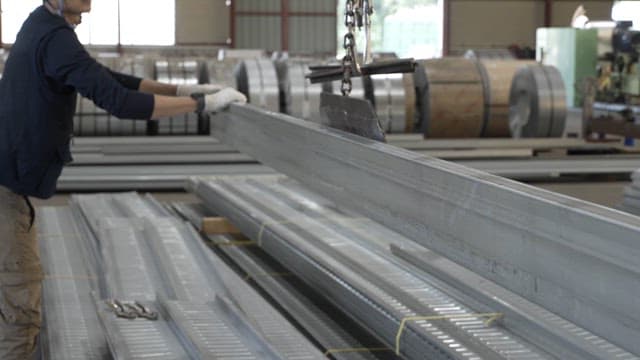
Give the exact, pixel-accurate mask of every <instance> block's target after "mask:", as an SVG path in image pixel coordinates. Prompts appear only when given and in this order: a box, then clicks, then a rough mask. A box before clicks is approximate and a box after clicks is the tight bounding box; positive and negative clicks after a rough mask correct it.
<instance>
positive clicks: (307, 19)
mask: <svg viewBox="0 0 640 360" xmlns="http://www.w3.org/2000/svg"><path fill="white" fill-rule="evenodd" d="M46 1H47V0H45V2H46ZM53 1H54V2H55V1H57V0H53ZM67 1H83V2H87V0H67ZM89 2H90V1H89ZM60 3H61V4H62V3H63V1H61V2H60ZM40 6H44V5H43V1H42V0H0V8H1V16H0V22H1V26H0V28H1V32H0V42H1V44H2V49H1V50H0V74H2V73H3V72H4V70H5V62H7V60H9V61H10V58H11V54H12V46H13V44H14V42H15V41H16V38H17V34H18V32H19V30H20V28H21V26H22V24H23V22H24V21H25V19H27V17H28V16H29V14H30V13H31V12H32V11H34V10H35V9H36V8H38V7H40ZM74 30H75V33H76V34H77V36H78V40H79V41H80V42H81V43H82V44H83V45H84V47H85V48H86V50H87V51H88V53H89V54H90V55H91V56H92V57H93V58H95V59H96V60H97V62H99V63H100V64H101V65H102V66H103V67H106V68H108V69H110V70H111V71H113V72H117V73H122V74H127V75H131V76H133V77H136V78H140V79H151V80H155V81H157V82H160V83H165V84H172V85H177V86H183V85H188V86H191V85H202V84H216V85H220V86H221V87H230V88H233V89H236V90H237V91H239V92H241V93H242V94H244V95H245V96H246V98H247V103H246V104H242V103H232V104H230V105H229V106H226V107H225V108H224V109H223V110H220V111H216V112H207V111H197V112H189V113H186V114H183V115H177V116H170V117H161V118H157V119H150V120H139V119H126V118H118V117H117V116H115V115H112V114H110V113H109V112H108V111H107V110H105V109H103V108H102V107H101V106H99V105H96V104H95V103H94V102H93V101H92V100H90V99H89V98H87V97H83V96H82V94H81V93H80V94H78V97H77V102H76V106H75V114H74V115H73V136H72V138H71V140H70V145H69V146H70V149H71V153H70V155H71V157H72V161H71V162H69V161H67V160H69V159H65V156H64V154H62V153H60V154H57V155H56V156H58V157H60V158H61V159H60V161H64V162H65V167H64V169H63V170H62V173H61V174H60V176H59V178H58V180H57V191H56V193H55V195H53V196H52V197H50V198H46V199H41V198H36V197H31V198H29V200H30V201H31V202H32V204H33V205H34V208H35V214H36V215H35V224H34V229H35V230H34V231H36V233H37V244H38V249H39V252H40V254H39V256H40V260H41V263H42V271H43V277H42V298H41V321H42V322H41V326H40V330H39V331H40V332H39V335H38V337H37V344H36V350H35V351H36V352H35V354H34V357H33V358H34V359H56V360H58V359H59V360H72V359H100V360H108V359H136V360H137V359H140V360H172V359H229V360H236V359H237V360H241V359H242V360H248V359H335V360H358V359H528V360H530V359H559V360H566V359H575V360H583V359H624V360H626V359H640V341H638V340H640V217H638V216H640V140H637V139H640V1H611V0H609V1H607V0H584V1H574V0H93V2H92V4H91V12H89V13H85V14H83V15H82V22H81V23H80V24H79V25H78V26H77V27H76V28H75V29H74ZM0 76H1V75H0ZM1 81H2V78H0V82H1ZM80 92H81V91H80ZM25 111H26V109H25ZM3 138H4V137H0V139H3ZM0 145H1V144H0ZM0 148H2V146H0ZM0 228H1V227H0ZM0 236H10V235H0ZM0 246H4V245H0ZM0 253H2V251H0ZM2 279H4V278H3V277H1V276H0V295H1V293H2V289H3V286H5V285H6V284H3V283H2V282H3V281H4V280H2ZM1 297H2V296H0V298H1ZM0 315H3V306H2V299H0ZM3 316H4V315H3ZM3 316H0V320H1V318H2V317H3ZM0 322H1V321H0ZM2 331H3V330H2V324H0V348H1V347H2V340H1V338H2ZM11 359H13V358H11Z"/></svg>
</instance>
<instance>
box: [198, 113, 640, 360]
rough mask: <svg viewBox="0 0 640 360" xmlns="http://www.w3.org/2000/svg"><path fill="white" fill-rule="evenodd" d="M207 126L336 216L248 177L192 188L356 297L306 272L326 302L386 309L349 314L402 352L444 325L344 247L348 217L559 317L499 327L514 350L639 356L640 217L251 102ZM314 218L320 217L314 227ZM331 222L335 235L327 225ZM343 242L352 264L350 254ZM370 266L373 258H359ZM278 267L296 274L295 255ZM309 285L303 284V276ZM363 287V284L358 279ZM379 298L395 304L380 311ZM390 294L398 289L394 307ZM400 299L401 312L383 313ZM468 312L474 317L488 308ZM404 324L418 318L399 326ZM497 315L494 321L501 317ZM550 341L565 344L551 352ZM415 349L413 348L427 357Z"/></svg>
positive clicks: (396, 282)
mask: <svg viewBox="0 0 640 360" xmlns="http://www.w3.org/2000/svg"><path fill="white" fill-rule="evenodd" d="M212 125H213V126H212V129H213V130H214V135H215V136H216V137H218V138H220V139H224V141H225V142H226V143H228V144H230V145H231V146H233V147H235V148H237V149H239V150H241V151H243V152H245V153H247V154H250V155H252V156H254V157H255V158H256V159H258V160H259V161H261V162H263V163H264V164H267V165H269V166H271V167H273V168H274V169H276V170H278V171H280V172H282V173H283V174H285V175H287V176H290V177H292V178H294V179H296V180H298V181H300V182H301V183H302V184H304V186H305V187H307V188H309V189H310V190H312V191H314V192H315V193H316V194H318V195H319V196H323V197H326V198H327V199H329V200H330V201H332V202H333V203H334V204H335V206H334V208H335V207H338V208H339V209H344V211H343V214H334V215H332V214H328V215H326V217H328V218H329V219H333V218H336V220H335V221H334V222H333V223H332V224H331V226H326V227H324V226H323V224H324V223H325V222H326V221H327V220H322V219H323V217H321V216H320V214H318V213H317V212H318V211H323V209H324V207H322V206H319V205H318V204H319V203H318V201H315V200H314V198H312V197H296V196H295V194H288V193H286V192H285V189H287V188H289V187H292V185H290V184H286V185H283V186H275V185H270V184H269V183H265V182H260V181H257V180H252V179H249V180H247V181H244V182H243V181H235V182H234V181H228V182H222V183H220V182H211V181H206V180H205V181H203V182H201V183H198V184H196V186H195V188H196V191H197V192H198V193H199V194H201V195H202V196H203V197H205V198H206V199H207V205H208V206H210V207H212V209H213V210H216V211H217V212H218V213H220V214H222V215H224V216H226V217H228V218H230V219H231V220H232V221H233V222H234V223H236V224H237V225H238V226H239V227H240V228H241V230H243V232H244V233H245V234H246V235H247V236H249V237H250V238H251V239H252V240H254V241H256V242H257V243H258V245H259V246H262V247H264V248H265V250H267V251H268V252H271V253H272V255H276V254H278V253H279V254H280V255H278V256H277V258H278V259H283V260H282V261H286V259H290V258H292V257H293V256H294V254H295V249H297V250H298V251H300V252H303V255H304V256H306V258H311V259H312V260H314V261H316V262H319V263H321V264H324V266H322V267H321V269H325V270H326V271H328V272H329V274H331V275H332V276H337V277H339V279H340V280H341V281H343V282H346V283H347V285H348V286H347V289H346V290H348V291H355V294H351V295H350V294H349V293H348V291H347V292H340V293H337V292H338V291H340V290H338V288H337V287H336V288H335V289H334V287H331V286H326V285H324V284H325V281H328V280H329V279H328V278H327V277H324V278H315V281H316V282H315V284H316V286H317V287H319V288H321V289H323V292H325V293H327V294H332V297H333V299H334V300H333V301H339V300H338V299H340V298H346V299H350V300H348V301H347V302H348V303H349V304H351V305H352V304H353V302H355V301H356V299H357V298H362V297H363V296H364V297H365V298H366V299H368V302H369V303H371V302H373V303H374V304H376V306H377V309H378V310H379V309H380V308H383V309H386V311H383V312H382V313H381V314H377V313H376V312H375V309H374V312H373V313H367V314H366V315H365V314H363V313H360V311H364V310H363V309H364V305H362V304H361V305H360V306H353V305H352V306H353V307H351V308H350V309H352V313H353V316H354V317H355V318H356V319H357V320H358V321H361V322H364V321H370V322H377V324H376V325H374V324H373V323H369V326H370V327H371V328H372V329H375V331H376V332H377V334H378V336H379V337H380V339H381V340H384V341H385V342H386V344H387V345H389V346H393V347H394V348H396V349H398V344H397V343H396V340H397V339H400V342H401V345H400V348H401V349H402V350H401V353H402V354H406V355H408V354H413V353H412V352H413V351H415V349H416V347H418V348H419V346H420V345H419V343H420V342H421V341H422V344H423V346H424V345H425V344H430V345H433V346H435V347H438V348H439V346H440V345H436V344H437V342H438V340H437V339H433V338H430V337H429V336H430V335H429V330H430V326H436V324H433V323H432V322H430V320H433V319H434V318H435V319H442V317H440V316H439V315H435V314H431V313H430V312H429V310H430V309H431V310H434V309H432V308H429V307H428V306H426V307H425V305H427V304H428V303H424V302H421V301H420V300H419V299H420V296H421V294H422V292H420V291H419V290H420V289H421V287H420V286H412V285H410V284H413V285H415V284H416V283H414V282H413V281H414V280H415V279H413V280H411V281H410V279H408V278H405V277H404V276H400V274H399V273H395V272H392V271H391V269H390V268H384V269H383V268H380V269H378V268H377V266H378V265H380V266H382V265H381V262H383V260H379V259H378V258H376V257H375V256H373V254H372V253H366V256H365V254H364V253H361V252H360V250H355V249H353V245H351V243H349V242H347V241H348V240H349V239H352V238H354V239H357V238H358V234H359V233H362V232H364V231H363V230H362V229H360V230H359V228H357V226H356V225H350V224H352V223H354V222H355V223H356V224H357V222H358V220H359V219H363V218H364V219H365V220H366V219H370V220H372V221H374V222H377V223H379V224H380V225H382V226H384V227H386V228H387V229H388V230H390V231H394V232H397V235H393V237H390V239H392V241H393V242H395V240H396V239H398V236H403V237H406V238H407V239H409V241H410V242H409V244H410V245H413V244H416V245H419V246H421V247H425V248H426V249H428V250H431V251H433V252H435V253H437V254H440V255H442V256H443V257H445V258H448V259H449V260H451V261H453V262H455V263H456V264H458V265H460V266H462V267H464V268H466V269H468V270H471V271H473V272H474V273H475V274H476V275H478V276H481V277H484V278H486V279H487V280H490V281H492V282H495V283H496V285H498V286H501V287H503V288H504V289H505V290H508V291H510V292H512V293H514V294H516V295H518V296H520V297H522V298H523V299H525V300H527V301H529V302H531V303H534V304H537V305H539V306H540V307H541V308H542V309H544V310H545V311H548V312H552V313H555V314H557V315H559V316H561V317H562V318H564V319H565V320H566V321H567V323H565V324H563V325H558V324H556V325H554V324H553V323H554V321H552V322H551V323H549V324H547V325H545V326H536V327H537V328H538V329H540V328H544V329H547V330H548V331H552V332H554V333H556V332H562V331H564V330H563V329H565V330H566V329H571V330H568V332H569V334H565V335H566V336H562V337H558V336H557V335H553V336H549V337H543V338H540V337H537V336H525V335H524V334H527V333H531V331H529V330H527V331H523V332H520V331H518V330H516V329H515V328H513V329H511V328H509V326H508V325H507V326H506V330H505V331H513V332H515V333H517V334H519V336H524V343H519V344H520V345H522V346H524V347H525V348H527V349H529V350H531V351H533V352H536V349H535V348H533V347H530V346H528V345H527V344H526V343H527V342H530V343H532V344H535V345H536V346H537V347H539V348H540V349H544V351H545V352H549V353H552V354H555V355H554V356H556V357H561V358H576V359H581V358H612V357H622V358H636V357H635V356H633V355H631V354H630V353H629V352H631V353H635V354H640V345H639V344H638V342H637V339H638V337H639V336H640V327H638V326H637V324H638V323H639V322H640V317H638V314H639V313H638V312H637V311H636V310H637V307H638V303H637V301H636V299H638V298H640V293H639V291H640V283H639V279H640V268H638V266H637V257H638V256H639V255H640V247H639V246H638V242H637V241H635V239H637V238H638V237H640V220H639V219H638V218H637V217H635V216H630V215H626V214H623V213H621V212H618V211H613V210H611V209H608V208H604V207H600V206H597V205H594V204H591V203H587V202H583V201H580V200H577V199H573V198H570V197H566V196H562V195H559V194H554V193H550V192H547V191H544V190H540V189H536V188H533V187H530V186H527V185H524V184H521V183H516V182H512V181H510V180H507V179H504V178H500V177H497V176H494V175H490V174H487V173H484V172H480V171H477V170H473V169H469V168H465V167H462V166H459V165H456V164H452V163H448V162H444V161H440V160H437V159H434V158H430V157H426V156H420V155H416V154H415V153H412V152H409V151H404V150H401V149H398V148H395V147H392V146H388V145H384V144H380V143H374V142H371V141H365V140H363V139H360V138H357V137H353V136H349V135H348V134H342V133H340V132H339V131H337V130H333V129H326V128H322V127H320V126H318V125H316V124H313V123H310V122H305V121H301V120H297V119H294V118H291V117H287V116H283V115H279V114H275V113H268V112H264V111H260V110H259V109H256V108H255V107H251V106H235V105H232V106H231V109H230V111H229V112H225V113H221V114H219V115H217V116H216V117H214V118H212ZM292 154H295V155H292ZM236 183H238V184H239V185H237V186H236V185H235V184H236ZM200 184H203V185H200ZM293 200H296V201H297V202H294V201H293ZM267 204H268V205H267ZM303 205H304V206H303ZM328 208H329V209H331V208H332V207H331V206H328ZM307 209H308V210H307ZM318 218H319V219H321V221H320V222H319V223H318V221H315V222H314V219H318ZM341 223H342V224H343V225H344V228H340V229H339V230H336V226H337V225H340V224H341ZM336 224H337V225H336ZM365 229H366V232H365V233H366V234H367V236H365V239H363V241H369V242H371V240H370V239H369V238H370V237H371V235H368V234H370V233H372V232H373V233H376V232H382V230H371V229H375V228H374V227H373V225H370V226H366V227H365ZM363 236H364V235H363ZM301 239H305V241H301ZM308 239H313V241H309V240H308ZM387 245H389V244H387ZM343 247H344V248H345V249H346V248H348V249H351V250H350V251H353V252H355V253H357V254H360V256H355V257H352V255H351V254H350V251H345V252H343V251H342V248H343ZM292 248H295V249H292ZM319 251H323V252H325V255H322V254H321V253H319ZM394 251H395V252H396V253H397V254H400V255H401V256H403V257H405V258H407V259H409V260H411V261H412V262H413V263H414V266H415V265H418V266H419V267H422V266H423V263H424V260H425V259H424V258H422V257H414V256H413V254H414V251H413V250H412V249H411V248H409V249H408V250H404V251H403V250H402V248H399V249H394ZM283 254H288V255H283ZM327 254H329V255H327ZM362 259H365V261H362ZM367 259H373V260H372V261H371V262H370V263H369V262H368V261H366V260H367ZM426 259H427V260H428V258H426ZM567 259H570V261H567ZM378 260H379V261H378ZM327 261H330V262H331V263H326V262H327ZM287 262H288V261H287ZM288 263H289V264H290V265H289V266H291V267H293V266H298V264H297V263H296V262H295V261H293V262H288ZM344 267H346V268H348V269H350V270H351V272H349V271H346V269H345V268H344ZM374 267H375V268H374ZM328 269H330V270H328ZM341 269H342V270H341ZM338 273H340V274H341V275H340V276H339V275H337V274H338ZM314 274H318V275H317V276H320V275H319V273H315V272H314ZM324 274H325V275H328V274H326V273H324ZM410 276H414V275H413V274H412V273H410ZM329 277H330V276H329ZM359 277H364V279H362V278H359ZM347 278H348V279H349V280H345V279H347ZM306 279H307V281H312V280H313V279H312V277H311V275H309V276H308V277H307V278H306ZM363 280H366V281H368V282H370V284H369V285H368V286H367V285H363V284H362V283H361V281H363ZM405 281H406V282H405ZM371 282H372V283H373V284H371ZM405 284H406V286H407V287H406V288H405V287H404V286H405ZM321 286H322V287H321ZM332 291H336V293H332ZM380 291H383V293H380ZM385 293H386V295H388V296H392V299H391V300H390V302H389V303H387V305H385V300H389V298H388V297H386V296H385ZM398 294H402V295H403V296H402V298H401V299H399V298H398V297H399V296H400V295H398ZM404 295H407V297H405V296H404ZM396 296H398V297H396ZM407 298H409V299H411V298H413V300H411V301H409V300H406V299H407ZM394 299H395V300H396V301H393V300H394ZM398 301H399V302H400V303H401V304H402V306H400V307H399V308H397V309H396V311H398V312H393V309H392V306H393V305H394V304H395V305H397V304H398ZM505 303H508V302H505ZM349 304H343V306H347V305H349ZM436 304H437V303H436ZM458 305H459V306H458ZM463 305H464V302H463V303H462V304H459V303H456V306H454V307H453V309H452V310H454V311H462V309H466V308H467V307H465V306H463ZM467 306H468V308H470V309H472V310H474V311H475V312H477V313H476V314H475V315H477V316H480V317H482V316H481V315H482V314H492V313H495V311H483V310H482V308H476V307H474V306H469V305H467ZM493 309H494V308H493V307H490V308H489V310H493ZM402 311H406V312H407V313H406V314H403V312H402ZM414 313H415V315H416V316H417V318H416V317H413V315H412V314H414ZM463 313H464V314H466V316H468V317H469V318H470V321H472V322H475V323H474V324H475V325H480V324H482V323H483V322H482V321H479V323H477V321H478V320H481V319H476V318H473V317H472V313H465V312H463ZM402 315H404V317H403V316H402ZM487 316H488V315H487ZM407 317H409V318H410V320H415V322H414V321H410V322H412V324H411V325H409V324H407V323H406V321H404V322H403V321H402V320H406V319H407ZM447 319H448V320H451V319H450V318H449V317H447ZM507 319H509V317H508V316H505V318H504V321H507V322H508V320H507ZM539 319H540V320H545V319H546V317H545V316H541V317H540V318H539ZM389 320H391V323H394V321H395V325H396V326H395V330H396V332H394V331H393V330H390V329H394V327H393V326H386V325H383V324H384V321H389ZM510 320H512V321H514V320H515V319H510ZM421 321H422V322H421ZM445 322H446V323H447V321H445ZM516 322H517V321H516ZM403 323H404V325H403ZM448 323H455V321H448ZM421 325H424V326H425V327H421ZM403 326H404V327H403ZM454 326H455V325H454ZM527 326H532V325H531V323H529V325H527ZM436 327H437V326H436ZM438 328H440V327H438ZM398 329H404V330H405V331H406V330H409V329H412V330H411V331H409V333H407V337H406V338H405V337H404V336H397V331H398ZM440 329H441V328H440ZM409 334H411V335H409ZM445 334H446V335H447V336H450V337H451V338H452V339H453V342H454V343H456V344H458V345H457V346H456V348H461V349H462V348H464V349H465V351H464V352H466V351H471V352H473V353H476V351H478V352H479V351H481V349H482V346H480V347H477V346H478V344H477V341H479V339H478V337H473V339H472V340H468V339H465V336H459V333H458V335H456V334H454V333H452V332H451V330H447V332H445ZM393 335H396V336H393ZM507 338H509V339H511V337H508V336H507ZM544 339H547V340H544ZM558 339H564V340H562V341H561V344H556V345H554V344H553V343H554V342H555V341H558ZM414 340H415V341H417V342H418V343H417V344H416V343H413V341H414ZM458 341H459V343H458ZM469 341H471V343H469ZM414 346H415V347H414ZM623 349H624V350H623ZM422 350H423V352H422V354H424V353H425V351H428V350H426V349H424V348H422ZM448 350H451V348H448ZM485 350H486V348H485ZM625 350H626V351H625ZM404 351H406V353H405V352H404ZM572 352H573V355H571V353H572ZM427 353H428V352H427ZM410 356H413V355H410Z"/></svg>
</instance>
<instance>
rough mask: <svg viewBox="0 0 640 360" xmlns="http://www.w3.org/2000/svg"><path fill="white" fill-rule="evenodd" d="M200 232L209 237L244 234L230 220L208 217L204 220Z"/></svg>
mask: <svg viewBox="0 0 640 360" xmlns="http://www.w3.org/2000/svg"><path fill="white" fill-rule="evenodd" d="M200 231H202V232H203V233H205V234H207V235H221V234H232V235H239V234H242V233H241V232H240V230H238V228H236V227H235V226H234V225H233V224H232V223H231V222H229V220H227V219H226V218H223V217H208V218H204V219H202V225H201V226H200Z"/></svg>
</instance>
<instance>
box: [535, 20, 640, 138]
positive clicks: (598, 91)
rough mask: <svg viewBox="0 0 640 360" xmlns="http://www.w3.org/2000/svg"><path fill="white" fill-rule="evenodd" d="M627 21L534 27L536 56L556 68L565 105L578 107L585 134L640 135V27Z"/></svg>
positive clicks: (598, 135)
mask: <svg viewBox="0 0 640 360" xmlns="http://www.w3.org/2000/svg"><path fill="white" fill-rule="evenodd" d="M590 24H591V28H589V26H590ZM632 26H633V23H632V22H630V21H618V22H601V23H600V22H592V23H587V25H586V27H587V28H541V29H538V31H537V39H536V40H537V44H536V49H537V56H536V58H537V59H538V61H540V62H541V63H543V64H545V65H553V66H555V67H557V68H558V70H559V71H560V74H561V75H562V78H563V79H564V82H565V84H566V90H567V105H568V106H569V107H570V108H582V122H583V129H582V134H583V136H585V137H591V138H597V139H599V140H602V139H605V138H606V134H611V135H617V136H623V137H625V138H627V144H628V145H633V140H632V139H633V138H640V125H639V124H638V120H637V119H640V106H638V105H640V73H639V71H640V69H639V65H640V31H636V30H634V29H633V28H632Z"/></svg>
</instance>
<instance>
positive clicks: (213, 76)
mask: <svg viewBox="0 0 640 360" xmlns="http://www.w3.org/2000/svg"><path fill="white" fill-rule="evenodd" d="M236 65H237V61H234V60H222V61H220V60H208V61H206V65H205V68H206V72H205V76H204V78H203V79H202V81H201V82H202V83H204V84H220V85H224V86H228V87H232V88H234V89H237V85H236V78H235V76H234V75H233V69H234V68H235V67H236Z"/></svg>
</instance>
